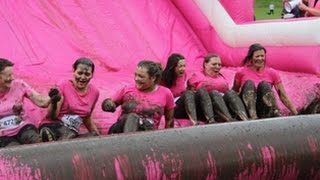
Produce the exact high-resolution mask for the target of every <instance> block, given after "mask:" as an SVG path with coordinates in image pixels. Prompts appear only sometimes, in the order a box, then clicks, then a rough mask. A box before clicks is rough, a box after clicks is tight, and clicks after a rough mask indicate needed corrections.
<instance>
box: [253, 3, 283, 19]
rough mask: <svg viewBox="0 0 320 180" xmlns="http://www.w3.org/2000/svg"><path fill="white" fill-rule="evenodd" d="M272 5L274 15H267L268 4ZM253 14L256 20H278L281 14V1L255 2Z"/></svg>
mask: <svg viewBox="0 0 320 180" xmlns="http://www.w3.org/2000/svg"><path fill="white" fill-rule="evenodd" d="M271 2H273V3H274V6H275V8H274V15H268V14H267V13H268V12H269V4H270V3H271ZM254 12H255V16H256V20H265V19H280V18H281V13H282V0H255V4H254Z"/></svg>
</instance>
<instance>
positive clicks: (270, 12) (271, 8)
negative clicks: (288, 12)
mask: <svg viewBox="0 0 320 180" xmlns="http://www.w3.org/2000/svg"><path fill="white" fill-rule="evenodd" d="M268 14H269V15H271V14H272V15H274V4H273V2H271V3H270V4H269V13H268Z"/></svg>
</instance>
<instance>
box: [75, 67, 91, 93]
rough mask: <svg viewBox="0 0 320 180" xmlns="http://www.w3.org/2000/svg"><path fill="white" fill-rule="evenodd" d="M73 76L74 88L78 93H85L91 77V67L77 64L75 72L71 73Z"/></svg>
mask: <svg viewBox="0 0 320 180" xmlns="http://www.w3.org/2000/svg"><path fill="white" fill-rule="evenodd" d="M73 76H74V79H73V84H74V86H75V87H76V88H77V89H78V90H80V91H85V90H86V88H87V86H88V84H89V82H90V80H91V79H92V76H93V73H92V67H90V66H88V65H85V64H78V66H77V68H76V70H75V71H74V72H73Z"/></svg>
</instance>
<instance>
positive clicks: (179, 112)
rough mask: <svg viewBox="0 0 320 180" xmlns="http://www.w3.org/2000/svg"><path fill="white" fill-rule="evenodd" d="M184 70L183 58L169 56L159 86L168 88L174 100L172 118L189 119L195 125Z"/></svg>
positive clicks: (191, 94)
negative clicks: (174, 105)
mask: <svg viewBox="0 0 320 180" xmlns="http://www.w3.org/2000/svg"><path fill="white" fill-rule="evenodd" d="M185 70H186V62H185V58H184V56H182V55H181V54H178V53H173V54H171V55H170V56H169V58H168V61H167V65H166V67H165V69H164V70H163V72H162V81H161V84H162V85H163V86H165V87H167V88H169V89H170V91H171V93H172V94H173V97H174V98H175V102H176V108H175V110H174V117H175V118H189V119H190V120H191V122H192V124H193V125H197V124H198V122H197V115H196V111H195V100H194V93H192V92H189V91H187V83H186V82H187V74H186V71H185ZM185 102H187V103H185ZM180 107H182V108H180ZM177 108H178V109H177Z"/></svg>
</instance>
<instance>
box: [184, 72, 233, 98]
mask: <svg viewBox="0 0 320 180" xmlns="http://www.w3.org/2000/svg"><path fill="white" fill-rule="evenodd" d="M188 84H189V85H190V86H191V87H192V88H195V89H196V90H199V89H200V88H202V87H204V88H206V89H207V91H209V92H210V91H213V90H217V91H219V92H222V93H225V92H227V91H228V90H229V86H228V82H227V80H226V78H225V77H224V76H223V75H222V74H219V75H218V76H209V75H205V74H204V73H203V72H196V73H194V74H192V76H191V77H190V79H189V80H188Z"/></svg>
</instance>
